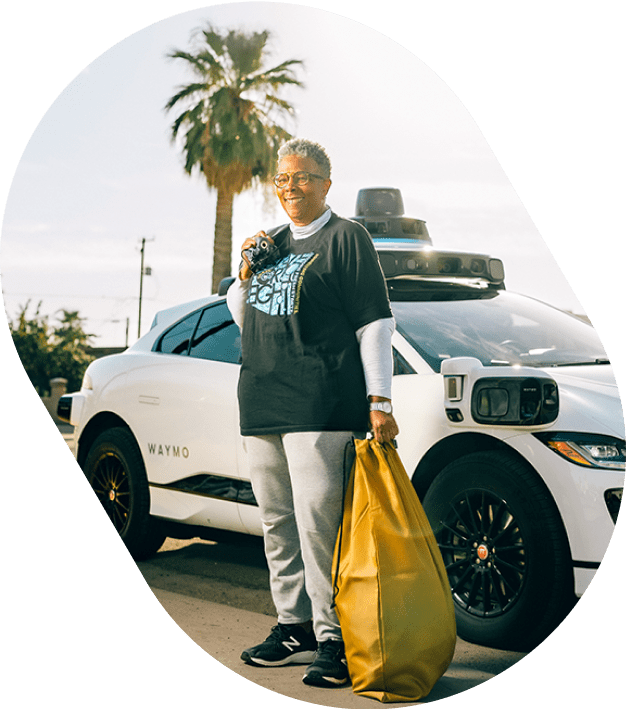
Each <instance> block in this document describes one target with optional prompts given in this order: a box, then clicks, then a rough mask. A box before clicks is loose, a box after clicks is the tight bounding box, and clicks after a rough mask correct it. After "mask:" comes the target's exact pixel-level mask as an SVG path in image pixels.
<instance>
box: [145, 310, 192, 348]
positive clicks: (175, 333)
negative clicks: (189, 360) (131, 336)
mask: <svg viewBox="0 0 626 709" xmlns="http://www.w3.org/2000/svg"><path fill="white" fill-rule="evenodd" d="M199 319H200V311H199V310H198V311H196V312H195V313H191V315H188V316H187V317H186V318H184V319H183V320H180V321H179V322H178V323H176V325H174V327H171V328H170V329H169V330H168V331H167V332H166V333H165V334H164V335H163V336H162V337H161V339H160V340H159V341H158V342H157V345H156V347H155V348H154V349H155V352H163V353H164V354H180V355H185V354H187V352H188V350H189V342H190V341H191V336H192V335H193V331H194V330H195V329H196V325H197V324H198V320H199Z"/></svg>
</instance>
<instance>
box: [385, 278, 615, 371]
mask: <svg viewBox="0 0 626 709" xmlns="http://www.w3.org/2000/svg"><path fill="white" fill-rule="evenodd" d="M447 295H448V294H446V293H443V292H442V293H440V297H441V300H434V298H433V299H432V300H430V301H428V302H397V303H392V307H393V311H394V315H395V318H396V323H397V328H398V331H399V332H401V333H402V334H403V335H404V336H405V337H406V338H407V339H408V340H409V341H410V342H411V344H412V345H413V346H414V347H415V349H416V350H417V351H418V352H419V353H420V354H421V355H422V357H424V359H425V360H426V361H427V362H428V363H429V364H430V366H431V367H432V368H433V369H434V370H435V371H436V372H439V371H440V368H441V362H442V361H443V360H444V359H448V358H450V357H476V358H477V359H479V360H480V361H481V362H482V363H483V365H484V366H490V365H491V366H494V365H509V366H511V365H522V366H530V367H555V366H567V365H573V364H594V363H601V362H603V361H605V359H606V354H605V353H604V349H603V347H602V344H601V343H600V340H599V338H598V336H597V334H596V332H595V331H594V329H593V328H592V327H591V326H590V325H589V324H587V323H585V322H583V321H581V320H580V319H578V318H576V317H573V316H571V315H569V314H567V313H564V312H563V311H560V310H558V309H556V308H553V307H551V306H549V305H546V304H545V303H541V302H539V301H537V300H533V299H532V298H527V297H524V296H521V295H517V294H514V293H509V292H508V291H500V292H498V293H497V294H495V295H493V294H491V295H490V294H485V296H484V297H481V298H475V297H473V298H468V299H465V300H464V299H462V298H460V297H458V295H457V296H456V297H455V298H454V300H451V299H446V297H447Z"/></svg>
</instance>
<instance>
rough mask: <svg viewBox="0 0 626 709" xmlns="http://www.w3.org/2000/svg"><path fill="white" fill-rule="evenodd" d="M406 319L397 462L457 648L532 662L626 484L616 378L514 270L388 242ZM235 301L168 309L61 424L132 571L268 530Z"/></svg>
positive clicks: (88, 379)
mask: <svg viewBox="0 0 626 709" xmlns="http://www.w3.org/2000/svg"><path fill="white" fill-rule="evenodd" d="M375 242H376V245H377V249H378V251H379V256H380V260H381V265H382V266H383V270H384V271H385V274H386V277H387V279H388V280H387V282H388V286H389V293H390V298H391V300H392V306H393V311H394V315H395V318H396V322H397V331H396V333H395V334H394V338H393V346H394V379H393V401H394V414H395V416H396V419H397V421H398V423H399V426H400V435H399V437H398V450H399V453H400V457H401V458H402V461H403V463H404V466H405V467H406V469H407V472H408V474H409V475H410V477H411V479H412V481H413V485H414V487H415V489H416V490H417V492H418V495H419V496H420V499H421V500H422V502H423V504H424V507H425V509H426V511H427V513H428V515H429V518H430V520H431V523H432V525H433V528H434V530H435V533H436V535H437V538H438V541H439V544H440V548H441V551H442V554H443V558H444V561H445V564H446V567H447V571H448V575H449V579H450V584H451V588H452V593H453V597H454V602H455V607H456V613H457V624H458V632H459V635H460V636H461V637H463V638H465V639H466V640H469V641H471V642H475V643H480V644H485V645H491V646H495V647H508V648H516V649H527V648H530V647H532V646H534V645H535V644H536V643H538V642H539V641H541V640H542V639H543V638H544V637H545V636H546V635H547V634H548V633H549V632H550V631H551V630H552V629H553V628H554V627H555V626H556V624H558V622H560V620H561V619H562V618H563V617H564V615H565V614H566V613H567V612H568V610H569V609H570V608H571V606H572V604H573V602H574V600H575V597H576V596H580V595H581V594H582V593H583V591H584V590H585V589H586V588H587V586H588V584H589V582H590V581H591V579H592V577H593V575H594V573H595V570H596V569H597V568H598V566H599V564H600V562H601V560H602V557H603V555H604V552H605V550H606V548H607V545H608V543H609V540H610V538H611V535H612V533H613V529H614V525H615V521H616V518H617V514H618V510H619V506H620V502H621V497H622V489H623V484H624V461H625V454H626V448H625V443H624V422H623V417H622V410H621V405H620V399H619V396H618V391H617V387H616V384H615V380H614V378H613V374H612V370H611V366H610V364H609V362H608V361H607V360H606V357H605V354H604V351H603V348H602V346H601V343H600V341H599V340H598V338H597V336H596V334H595V331H594V330H593V328H592V327H591V326H590V325H589V324H588V323H586V322H583V321H582V320H580V319H578V318H575V317H573V316H571V315H568V314H566V313H563V312H561V311H559V310H557V309H554V308H552V307H550V306H548V305H545V304H543V303H541V302H538V301H536V300H533V299H531V298H527V297H524V296H521V295H517V294H514V293H510V292H508V291H506V290H505V288H504V269H503V266H502V262H501V261H499V260H498V259H493V258H490V257H487V256H483V255H480V254H466V253H450V252H441V251H436V250H434V249H432V247H431V246H430V245H428V244H426V243H422V244H419V243H417V242H416V241H414V240H413V241H402V240H398V241H393V240H390V239H386V240H384V239H383V240H377V239H375ZM239 357H240V334H239V330H238V328H237V326H236V325H235V324H234V323H233V321H232V318H231V316H230V313H229V311H228V308H227V305H226V301H225V298H224V296H223V295H214V296H209V297H206V298H204V299H201V300H198V301H195V302H192V303H187V304H185V305H180V306H177V307H175V308H171V309H169V310H164V311H162V312H160V313H159V314H158V315H157V316H156V318H155V321H154V323H153V326H152V329H151V330H150V332H149V333H148V334H146V335H145V336H144V337H142V338H141V339H140V340H139V341H138V342H137V343H136V344H134V345H133V346H132V347H130V348H129V349H128V350H126V351H125V352H123V353H122V354H118V355H113V356H109V357H104V358H102V359H100V360H97V361H95V362H93V363H92V364H91V365H90V366H89V368H88V370H87V372H86V374H85V378H84V382H83V385H82V388H81V390H80V392H77V393H73V394H69V395H67V396H65V397H63V398H62V399H61V401H60V404H59V414H60V415H61V416H62V417H64V418H65V419H66V420H68V421H69V422H70V423H72V424H73V425H74V426H75V437H74V441H73V443H72V445H73V449H74V452H75V455H76V457H77V460H78V463H79V464H80V466H81V467H82V469H83V470H84V472H85V475H86V476H87V478H88V480H89V481H90V483H91V485H92V486H93V489H94V491H95V493H96V494H97V495H98V497H99V499H100V501H101V502H102V504H103V506H104V507H105V509H106V510H107V512H108V513H109V516H110V517H111V520H112V522H113V524H114V525H115V526H116V528H117V530H118V531H119V533H120V535H121V537H122V538H123V540H124V541H125V543H126V545H127V547H128V549H129V551H130V552H131V554H132V555H133V556H134V557H135V558H136V559H139V558H143V557H145V556H147V555H150V554H152V553H154V552H155V551H156V550H157V549H158V548H159V546H160V544H161V543H162V541H163V539H164V537H165V536H166V535H168V536H178V537H194V536H200V537H206V538H214V537H215V535H216V534H218V533H220V534H223V533H224V531H227V532H232V533H244V534H252V535H261V524H260V521H259V515H258V507H257V506H256V502H255V499H254V495H253V493H252V489H251V485H250V482H249V476H248V472H247V469H246V464H245V459H244V456H243V451H242V445H241V438H240V435H239V427H238V406H237V396H236V390H237V381H238V375H239Z"/></svg>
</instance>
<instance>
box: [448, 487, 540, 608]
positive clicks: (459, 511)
mask: <svg viewBox="0 0 626 709" xmlns="http://www.w3.org/2000/svg"><path fill="white" fill-rule="evenodd" d="M438 541H439V548H440V550H441V553H442V556H443V560H444V564H445V566H446V570H447V572H448V577H449V579H450V586H451V588H452V594H453V596H454V600H455V602H456V603H457V604H458V605H459V606H460V607H461V608H463V610H464V611H466V612H467V613H469V614H470V615H475V616H477V617H480V618H488V617H489V618H494V617H497V616H499V615H502V614H503V613H506V612H507V611H508V610H509V609H510V608H511V606H513V605H514V604H515V602H516V601H517V599H518V598H519V596H520V595H521V593H522V590H523V587H524V583H525V580H526V571H527V559H528V549H527V548H526V545H525V542H524V534H523V532H522V530H521V529H520V525H519V523H518V521H517V520H516V518H515V517H514V516H513V514H512V512H511V509H510V508H509V506H508V505H507V503H506V502H505V501H504V500H502V499H501V498H500V497H499V496H498V495H494V494H493V493H490V492H487V491H486V490H470V491H463V492H461V493H460V494H459V495H457V496H456V497H455V498H454V499H453V500H451V501H450V508H449V511H448V514H447V515H446V516H445V517H444V519H443V521H442V528H441V532H440V534H439V536H438Z"/></svg>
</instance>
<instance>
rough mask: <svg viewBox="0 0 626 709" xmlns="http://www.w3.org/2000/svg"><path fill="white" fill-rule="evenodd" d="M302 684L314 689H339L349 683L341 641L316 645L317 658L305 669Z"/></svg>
mask: <svg viewBox="0 0 626 709" xmlns="http://www.w3.org/2000/svg"><path fill="white" fill-rule="evenodd" d="M302 681H303V682H304V684H310V685H312V686H314V687H341V686H342V685H344V684H347V683H348V682H349V681H350V675H349V674H348V664H347V662H346V653H345V649H344V644H343V642H342V641H341V640H325V641H323V642H321V643H320V644H319V645H318V648H317V657H316V658H315V660H314V662H313V664H312V665H309V667H307V668H306V672H305V673H304V677H303V678H302Z"/></svg>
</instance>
